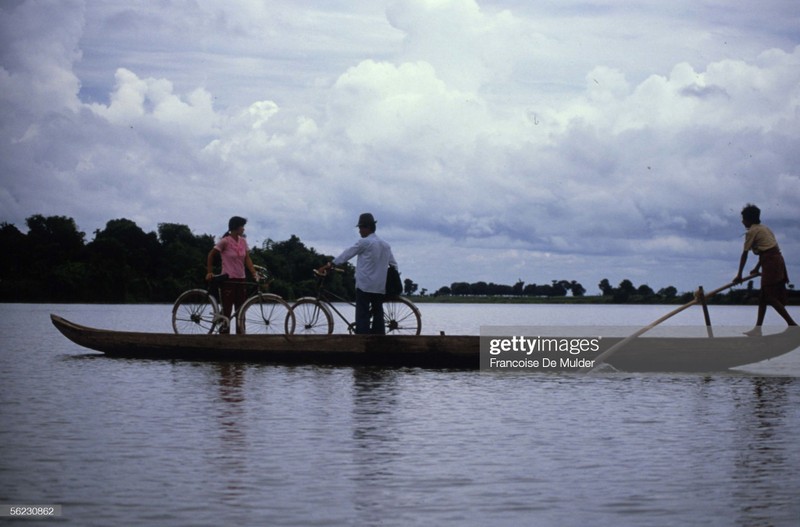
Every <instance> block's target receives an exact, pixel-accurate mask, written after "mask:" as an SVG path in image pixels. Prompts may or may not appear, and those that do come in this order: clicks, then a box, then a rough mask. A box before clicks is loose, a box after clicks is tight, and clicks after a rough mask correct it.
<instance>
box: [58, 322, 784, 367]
mask: <svg viewBox="0 0 800 527" xmlns="http://www.w3.org/2000/svg"><path fill="white" fill-rule="evenodd" d="M51 320H52V322H53V325H55V327H56V328H57V329H58V330H59V331H60V332H61V333H62V334H63V335H64V336H65V337H67V338H68V339H69V340H71V341H72V342H74V343H76V344H78V345H79V346H82V347H85V348H88V349H91V350H94V351H99V352H101V353H104V354H105V355H107V356H111V357H128V358H141V359H171V360H205V361H209V360H210V361H248V362H266V363H276V364H320V365H332V366H337V365H338V366H383V367H419V368H447V369H479V368H480V353H481V351H480V350H481V337H479V336H473V335H397V336H382V335H339V334H337V335H176V334H172V333H143V332H132V331H111V330H105V329H97V328H90V327H86V326H82V325H79V324H75V323H73V322H70V321H68V320H66V319H64V318H62V317H59V316H57V315H51ZM620 340H622V339H616V340H615V339H604V346H605V348H606V349H608V347H610V346H613V345H614V344H616V343H617V342H619V341H620ZM798 347H800V331H798V330H796V329H795V328H790V329H787V330H786V331H785V332H783V333H780V334H777V335H771V336H765V337H760V338H748V337H717V338H643V337H640V338H637V339H633V340H631V341H630V343H626V344H625V345H624V346H622V347H620V349H619V350H618V351H615V353H613V355H611V356H609V357H608V358H607V359H606V361H605V363H606V364H608V365H609V366H611V367H612V368H614V369H617V370H621V371H631V372H713V371H724V370H728V369H730V368H734V367H737V366H743V365H745V364H751V363H754V362H760V361H763V360H767V359H771V358H774V357H777V356H780V355H783V354H785V353H788V352H790V351H792V350H794V349H796V348H798ZM565 369H566V370H570V368H559V370H560V371H564V370H565ZM572 369H573V370H578V369H579V368H572Z"/></svg>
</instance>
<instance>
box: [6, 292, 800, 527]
mask: <svg viewBox="0 0 800 527" xmlns="http://www.w3.org/2000/svg"><path fill="white" fill-rule="evenodd" d="M420 309H421V310H422V316H423V327H424V328H425V330H426V332H431V333H438V332H439V331H446V332H447V333H450V334H457V333H471V334H477V333H478V331H479V327H480V325H481V324H488V325H505V324H512V325H513V324H518V325H520V324H531V323H532V322H534V321H535V323H537V324H558V323H559V322H561V323H569V324H578V325H579V324H618V325H637V324H641V325H645V324H647V323H649V322H652V321H653V320H655V319H657V318H658V317H659V316H661V315H663V314H664V313H665V312H667V311H669V310H670V309H671V307H665V306H636V307H631V306H542V305H525V306H522V305H501V306H494V305H492V306H484V305H444V304H422V305H421V306H420ZM169 310H170V306H163V305H146V306H125V305H113V306H87V305H18V304H16V305H14V304H6V305H0V315H1V316H0V345H1V346H2V349H0V422H1V423H2V425H0V446H2V456H0V504H5V505H4V506H5V507H6V509H7V508H8V507H7V505H9V504H48V505H60V506H61V516H60V517H59V518H54V519H51V520H46V521H45V520H35V519H17V520H15V519H9V518H3V519H0V522H3V523H12V524H13V523H19V524H20V525H26V526H27V525H79V526H93V525H98V526H99V525H104V526H105V525H157V526H167V527H170V526H190V525H191V526H204V525H208V526H217V525H239V526H249V525H253V526H255V525H259V526H271V525H297V526H313V525H325V526H329V525H354V526H361V525H364V526H371V525H381V526H394V525H397V526H413V525H425V526H429V525H459V526H464V525H467V526H470V525H476V526H477V525H542V526H551V525H552V526H587V525H592V526H620V525H635V526H647V525H653V526H671V525H681V526H684V525H692V526H694V525H708V526H725V527H728V526H743V527H744V526H752V525H759V526H797V525H798V524H799V523H800V500H799V499H798V496H800V448H798V437H800V351H794V352H792V353H790V354H788V355H785V356H783V357H780V358H778V359H773V360H772V361H769V362H768V363H765V364H761V365H756V366H752V367H748V368H745V369H743V370H742V371H740V372H736V373H719V374H713V375H676V374H647V375H644V374H641V375H631V374H621V373H603V374H597V375H589V376H586V375H582V376H579V375H567V374H544V373H507V374H500V373H494V372H480V371H475V372H466V371H424V370H417V369H399V370H384V369H374V368H349V367H348V368H344V367H343V368H325V367H311V366H309V367H286V366H270V365H263V364H248V363H199V362H179V361H157V360H155V361H146V360H126V359H109V358H104V357H102V356H99V355H97V354H94V353H92V352H90V351H88V350H85V349H82V348H79V347H78V346H76V345H74V344H72V343H71V342H69V341H67V340H66V339H65V338H64V337H62V336H61V335H60V334H59V333H58V332H57V331H56V330H55V328H54V327H53V326H52V325H51V324H50V321H49V314H50V313H51V312H53V313H56V314H59V315H62V316H64V317H65V318H68V319H70V320H73V321H75V322H78V323H82V324H87V325H92V326H96V327H103V328H109V329H134V330H144V331H169V328H170V325H169ZM690 311H692V310H690ZM791 312H792V314H793V315H794V316H795V317H800V310H798V309H797V308H792V310H791ZM754 316H755V308H754V307H714V308H712V319H715V321H716V322H717V323H718V324H724V323H726V324H747V323H752V320H753V318H754ZM770 316H771V317H772V315H770ZM701 321H702V317H701V315H699V314H698V312H697V311H692V312H691V313H682V314H681V315H680V316H678V317H676V319H675V320H671V321H670V323H675V324H687V323H692V324H697V323H702V322H701ZM767 322H768V323H777V322H776V319H775V318H770V319H768V321H767Z"/></svg>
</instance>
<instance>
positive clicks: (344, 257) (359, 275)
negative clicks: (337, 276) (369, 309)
mask: <svg viewBox="0 0 800 527" xmlns="http://www.w3.org/2000/svg"><path fill="white" fill-rule="evenodd" d="M354 256H358V259H357V260H356V287H357V288H358V289H361V290H362V291H364V292H366V293H386V270H387V269H388V268H389V266H390V265H391V266H393V267H397V261H396V260H395V259H394V255H393V254H392V248H391V247H390V246H389V244H388V243H386V242H385V241H383V240H382V239H380V238H378V236H377V235H376V234H375V233H374V232H373V233H372V234H370V235H369V236H367V237H365V238H360V239H359V240H358V241H357V242H356V243H355V244H354V245H353V246H352V247H350V248H348V249H345V250H344V251H343V252H342V254H340V255H339V256H337V257H336V258H334V259H333V263H334V265H342V264H343V263H345V262H347V261H348V260H350V259H351V258H353V257H354Z"/></svg>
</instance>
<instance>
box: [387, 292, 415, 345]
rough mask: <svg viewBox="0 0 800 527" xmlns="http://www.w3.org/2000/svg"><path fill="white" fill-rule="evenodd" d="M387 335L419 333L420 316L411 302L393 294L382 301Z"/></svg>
mask: <svg viewBox="0 0 800 527" xmlns="http://www.w3.org/2000/svg"><path fill="white" fill-rule="evenodd" d="M383 318H384V320H385V322H386V334H387V335H419V332H420V330H421V329H422V317H421V316H420V314H419V309H417V306H415V305H414V303H413V302H411V301H410V300H407V299H405V298H403V297H402V296H394V297H391V298H389V299H387V300H385V301H384V302H383Z"/></svg>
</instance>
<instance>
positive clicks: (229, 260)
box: [214, 236, 247, 278]
mask: <svg viewBox="0 0 800 527" xmlns="http://www.w3.org/2000/svg"><path fill="white" fill-rule="evenodd" d="M214 247H215V248H216V249H217V250H218V251H219V254H220V256H221V257H222V273H223V274H227V275H228V277H229V278H244V277H245V274H244V259H245V257H246V256H247V240H246V239H245V238H244V237H243V236H239V239H238V240H236V239H234V237H233V236H225V237H224V238H222V239H221V240H220V241H219V242H217V245H215V246H214Z"/></svg>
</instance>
